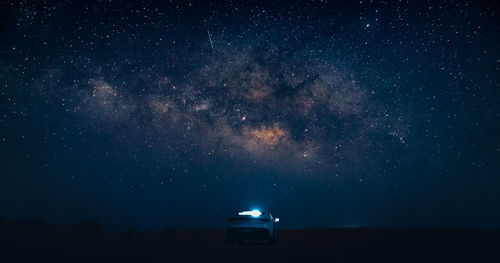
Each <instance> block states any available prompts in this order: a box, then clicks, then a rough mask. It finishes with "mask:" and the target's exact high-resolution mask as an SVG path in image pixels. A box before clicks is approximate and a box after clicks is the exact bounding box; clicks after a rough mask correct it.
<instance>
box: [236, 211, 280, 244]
mask: <svg viewBox="0 0 500 263" xmlns="http://www.w3.org/2000/svg"><path fill="white" fill-rule="evenodd" d="M278 222H279V218H273V216H272V215H271V213H269V212H268V211H260V210H255V209H254V210H246V211H241V212H238V213H236V214H235V215H234V216H232V217H230V218H229V219H228V221H227V242H228V243H233V242H235V241H236V242H243V241H268V242H271V243H275V242H276V241H277V223H278Z"/></svg>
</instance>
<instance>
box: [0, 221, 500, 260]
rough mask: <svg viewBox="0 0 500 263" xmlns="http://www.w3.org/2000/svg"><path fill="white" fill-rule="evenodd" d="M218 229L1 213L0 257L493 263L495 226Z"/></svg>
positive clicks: (498, 246) (499, 233) (499, 244)
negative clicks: (151, 227) (136, 226)
mask: <svg viewBox="0 0 500 263" xmlns="http://www.w3.org/2000/svg"><path fill="white" fill-rule="evenodd" d="M224 234H225V231H224V230H174V229H167V230H165V231H146V232H134V231H133V230H129V231H124V232H110V231H105V230H102V228H101V227H100V225H99V224H98V223H92V222H87V223H84V224H76V225H72V226H51V225H48V224H47V223H46V221H44V220H42V219H29V220H20V221H16V222H7V221H5V220H2V222H1V223H0V252H1V253H0V262H96V261H99V262H191V261H195V262H292V261H293V262H296V261H301V262H500V230H498V229H497V230H480V229H441V228H426V229H401V228H350V229H341V228H335V229H293V230H292V229H282V230H280V231H279V240H278V243H277V244H264V243H245V244H227V243H225V239H224V237H225V236H224Z"/></svg>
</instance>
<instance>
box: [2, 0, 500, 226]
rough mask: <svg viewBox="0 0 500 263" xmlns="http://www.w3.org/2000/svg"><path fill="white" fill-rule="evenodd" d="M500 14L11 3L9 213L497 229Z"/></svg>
mask: <svg viewBox="0 0 500 263" xmlns="http://www.w3.org/2000/svg"><path fill="white" fill-rule="evenodd" d="M499 11H500V8H499V6H498V5H497V4H495V1H482V2H478V1H364V0H363V1H333V0H330V1H299V2H292V1H280V2H278V1H275V2H273V1H262V2H257V1H229V2H223V1H213V2H212V3H210V2H208V1H199V2H196V1H195V2H193V1H170V2H169V1H157V2H156V1H137V2H132V1H130V2H129V1H115V0H113V1H111V0H106V1H104V0H103V1H2V3H1V4H0V87H1V89H0V91H1V93H0V215H2V216H5V217H8V218H14V219H15V218H19V217H29V216H43V217H45V218H47V219H48V220H49V222H52V223H62V224H71V223H74V222H79V221H82V220H98V221H100V222H101V223H102V224H103V225H105V226H106V227H110V228H116V229H123V228H126V227H134V228H136V229H163V228H165V227H178V228H179V227H180V228H207V227H208V228H218V227H224V226H225V223H226V218H227V217H228V216H229V215H231V214H232V213H233V212H235V211H237V210H239V209H245V208H261V209H269V210H270V211H271V213H272V214H273V215H275V216H279V217H280V219H281V222H280V224H281V226H282V227H294V228H295V227H357V226H400V227H415V226H416V227H429V226H430V227H433V226H444V227H455V226H459V227H499V226H500V205H499V201H500V172H499V170H500V45H499V44H500V26H499V25H500V22H499V18H498V16H499Z"/></svg>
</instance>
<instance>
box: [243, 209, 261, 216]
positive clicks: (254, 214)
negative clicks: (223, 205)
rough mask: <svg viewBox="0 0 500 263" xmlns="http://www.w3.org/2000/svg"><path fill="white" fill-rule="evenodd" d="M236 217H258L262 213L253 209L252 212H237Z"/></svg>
mask: <svg viewBox="0 0 500 263" xmlns="http://www.w3.org/2000/svg"><path fill="white" fill-rule="evenodd" d="M238 215H240V216H252V217H259V216H260V215H262V212H261V211H259V210H256V209H255V210H252V211H243V212H239V213H238Z"/></svg>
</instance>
